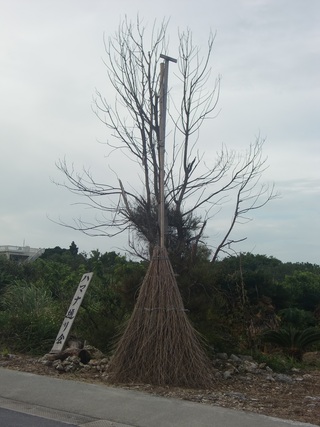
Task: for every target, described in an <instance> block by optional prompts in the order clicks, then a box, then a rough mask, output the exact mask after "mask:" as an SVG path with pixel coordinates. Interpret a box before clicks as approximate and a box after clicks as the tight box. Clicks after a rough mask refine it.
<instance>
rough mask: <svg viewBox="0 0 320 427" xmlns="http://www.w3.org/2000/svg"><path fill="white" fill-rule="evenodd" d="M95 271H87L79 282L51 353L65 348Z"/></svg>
mask: <svg viewBox="0 0 320 427" xmlns="http://www.w3.org/2000/svg"><path fill="white" fill-rule="evenodd" d="M92 276H93V273H85V274H84V275H83V276H82V278H81V280H80V283H79V286H78V288H77V290H76V293H75V294H74V297H73V299H72V301H71V304H70V307H69V308H68V310H67V313H66V315H65V317H64V319H63V322H62V325H61V328H60V330H59V332H58V335H57V338H56V340H55V342H54V344H53V347H52V349H51V352H50V353H60V351H62V350H63V347H64V345H65V343H66V341H67V338H68V335H69V332H70V330H71V327H72V324H73V321H74V319H75V317H76V315H77V312H78V310H79V307H80V305H81V303H82V300H83V297H84V295H85V293H86V291H87V289H88V286H89V283H90V281H91V279H92Z"/></svg>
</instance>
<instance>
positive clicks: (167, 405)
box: [0, 368, 316, 427]
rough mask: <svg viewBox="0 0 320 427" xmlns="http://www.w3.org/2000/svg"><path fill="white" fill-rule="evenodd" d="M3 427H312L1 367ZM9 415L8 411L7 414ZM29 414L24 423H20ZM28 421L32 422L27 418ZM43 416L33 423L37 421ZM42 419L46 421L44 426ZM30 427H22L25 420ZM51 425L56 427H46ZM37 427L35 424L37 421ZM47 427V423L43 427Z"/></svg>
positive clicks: (1, 424)
mask: <svg viewBox="0 0 320 427" xmlns="http://www.w3.org/2000/svg"><path fill="white" fill-rule="evenodd" d="M0 408H2V410H4V412H2V415H0V416H3V417H7V421H6V422H7V423H9V422H11V420H12V418H10V417H11V416H12V415H14V414H12V411H17V412H19V413H20V414H16V415H15V416H16V420H13V422H16V423H15V424H5V423H4V422H1V418H0V426H1V427H19V426H20V425H21V426H23V427H26V426H30V427H31V426H32V427H35V426H37V427H38V426H39V427H67V426H68V424H66V423H69V427H70V425H71V426H81V427H257V426H259V427H292V426H297V427H298V426H299V427H307V426H309V427H311V426H313V427H316V426H315V425H311V424H306V423H300V422H294V421H288V420H282V419H279V418H273V417H267V416H264V415H259V414H254V413H249V412H244V411H236V410H232V409H226V408H221V407H218V406H211V405H204V404H201V403H194V402H188V401H184V400H179V399H169V398H163V397H158V396H152V395H149V394H147V393H142V392H139V391H132V390H124V389H121V388H115V387H107V386H104V385H97V384H88V383H84V382H78V381H67V380H62V379H58V378H52V377H46V376H41V375H35V374H30V373H26V372H19V371H11V370H9V369H4V368H0ZM10 411H11V412H10ZM21 413H22V414H23V415H25V414H28V416H27V417H26V418H25V422H24V423H23V424H18V422H20V420H21V417H23V415H22V414H21ZM30 416H31V418H29V417H30ZM35 416H37V417H42V419H41V418H37V417H35ZM44 419H45V421H44ZM30 420H31V421H32V423H31V424H26V423H27V422H29V421H30ZM49 420H51V423H52V422H53V421H54V422H55V423H56V424H50V421H49ZM38 421H39V423H38V424H36V422H38ZM45 422H46V423H47V424H45Z"/></svg>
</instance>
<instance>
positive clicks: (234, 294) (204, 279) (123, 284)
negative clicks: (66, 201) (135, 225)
mask: <svg viewBox="0 0 320 427" xmlns="http://www.w3.org/2000/svg"><path fill="white" fill-rule="evenodd" d="M146 267H147V264H146V263H145V262H134V261H131V260H128V259H126V257H124V256H122V255H119V254H117V253H115V252H106V253H105V254H102V253H100V252H99V251H98V250H93V251H92V252H91V253H90V254H84V253H78V248H77V246H76V245H75V244H74V242H72V244H71V245H70V248H69V249H61V248H60V247H56V248H54V249H47V250H46V251H45V253H44V254H43V255H42V257H41V258H39V259H37V260H36V261H34V262H32V263H22V264H18V263H16V262H12V261H8V260H7V259H6V258H4V257H0V351H1V350H2V351H20V352H32V353H44V352H47V351H49V350H50V348H51V347H52V345H53V342H54V339H55V337H56V334H57V332H58V330H59V328H60V325H61V322H62V320H63V317H64V315H65V312H66V310H67V308H68V306H69V304H70V302H71V298H72V296H73V294H74V292H75V289H76V287H77V285H78V283H79V280H80V278H81V276H82V274H83V273H85V272H88V271H93V272H94V276H93V280H92V282H91V284H90V287H89V289H88V292H87V294H86V296H85V298H84V301H83V304H82V306H81V308H80V310H79V313H78V316H77V318H76V320H75V323H74V327H73V330H72V334H75V335H76V336H78V337H79V338H81V339H84V340H87V341H88V342H89V343H90V344H92V345H94V346H96V347H98V348H100V349H101V350H103V351H104V352H109V351H111V350H112V345H113V342H114V338H115V337H116V336H117V334H118V333H119V332H120V331H121V327H122V326H123V325H124V324H125V322H126V320H127V319H128V318H129V316H130V313H131V311H132V309H133V306H134V303H135V299H136V296H137V293H138V289H139V285H140V284H141V282H142V280H143V277H144V274H145V271H146ZM174 269H175V271H176V272H177V281H178V284H179V287H180V291H181V294H182V297H183V300H184V304H185V308H186V309H187V310H188V313H189V317H190V319H191V321H192V323H193V324H194V326H195V327H196V329H197V330H198V331H200V332H201V334H202V335H203V336H204V337H205V338H206V340H207V342H208V345H209V349H211V350H212V349H214V350H215V351H219V352H222V351H223V352H231V351H238V352H253V351H270V349H271V347H270V344H268V343H267V342H273V343H274V345H275V344H276V345H278V346H280V347H281V346H282V347H283V348H284V350H285V351H287V353H288V354H290V355H291V356H294V357H297V358H299V357H301V354H302V352H303V351H305V350H306V349H309V348H311V349H312V348H319V346H318V347H315V346H316V345H317V344H315V343H316V342H317V341H318V340H319V332H318V331H319V326H320V266H318V265H314V264H309V263H282V262H281V261H279V260H278V259H275V258H273V257H267V256H264V255H253V254H251V253H245V254H241V255H238V256H233V257H229V258H225V259H224V260H221V261H216V262H215V263H211V262H210V261H209V257H208V253H207V251H206V250H205V248H204V249H203V250H202V251H199V253H198V255H197V257H196V259H193V260H192V262H190V260H188V261H186V262H185V263H181V261H180V262H179V263H176V264H174ZM270 331H272V333H271V332H270ZM274 331H277V334H275V333H274ZM281 334H282V335H281ZM281 340H282V341H281ZM290 340H291V341H290ZM295 346H298V348H296V347H295Z"/></svg>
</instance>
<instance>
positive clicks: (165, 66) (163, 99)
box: [159, 54, 177, 248]
mask: <svg viewBox="0 0 320 427" xmlns="http://www.w3.org/2000/svg"><path fill="white" fill-rule="evenodd" d="M160 58H162V59H164V62H162V63H161V64H160V128H159V134H160V135H159V136H160V141H159V194H160V203H159V227H160V247H161V248H164V247H165V195H164V181H165V176H164V175H165V171H164V153H165V140H166V114H167V95H168V72H169V61H171V62H175V63H176V62H177V60H176V59H174V58H171V57H170V56H166V55H162V54H161V55H160Z"/></svg>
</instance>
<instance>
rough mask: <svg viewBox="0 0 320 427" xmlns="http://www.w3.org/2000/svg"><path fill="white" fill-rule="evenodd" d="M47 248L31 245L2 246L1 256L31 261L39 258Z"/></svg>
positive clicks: (14, 259) (0, 247)
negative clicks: (31, 246)
mask: <svg viewBox="0 0 320 427" xmlns="http://www.w3.org/2000/svg"><path fill="white" fill-rule="evenodd" d="M44 251H45V249H39V248H30V246H9V245H7V246H0V256H1V255H4V256H5V257H6V258H7V259H9V260H11V261H17V262H30V261H34V260H35V259H37V258H39V256H41V255H42V254H43V253H44Z"/></svg>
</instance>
